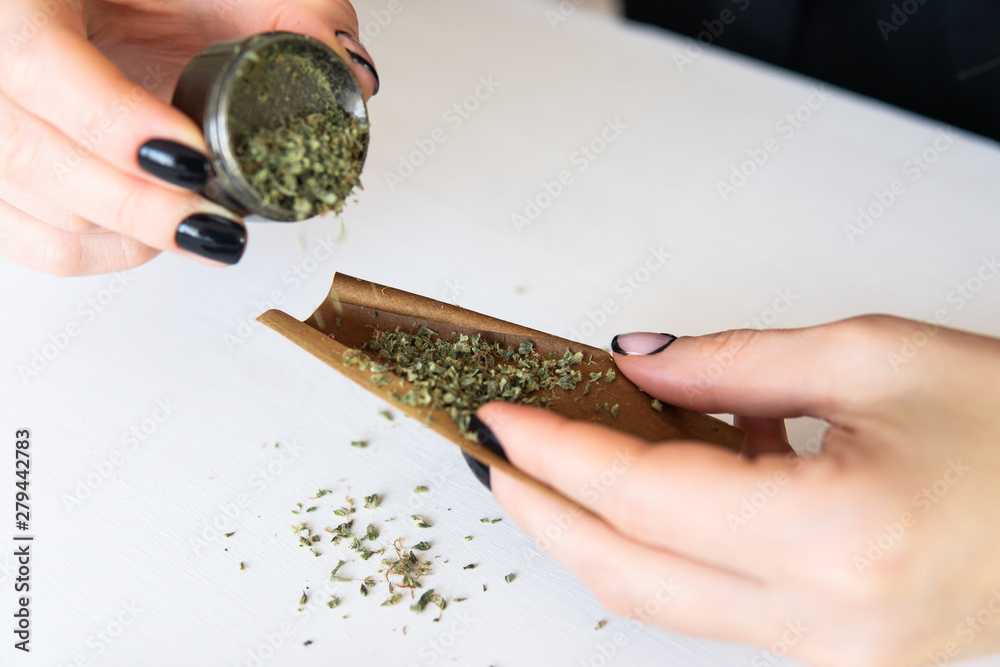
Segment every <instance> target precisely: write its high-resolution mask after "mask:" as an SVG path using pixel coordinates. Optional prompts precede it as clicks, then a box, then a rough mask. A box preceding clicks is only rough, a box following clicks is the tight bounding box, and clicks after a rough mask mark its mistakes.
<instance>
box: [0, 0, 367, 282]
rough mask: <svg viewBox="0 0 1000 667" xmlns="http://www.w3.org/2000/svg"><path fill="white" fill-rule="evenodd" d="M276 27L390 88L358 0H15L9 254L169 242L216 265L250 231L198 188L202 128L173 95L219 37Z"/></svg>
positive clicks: (75, 261)
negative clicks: (364, 34) (363, 28)
mask: <svg viewBox="0 0 1000 667" xmlns="http://www.w3.org/2000/svg"><path fill="white" fill-rule="evenodd" d="M268 30H288V31H292V32H300V33H305V34H308V35H311V36H313V37H316V38H318V39H320V40H322V41H324V42H326V43H327V44H329V45H330V46H332V47H333V48H334V49H336V50H338V52H339V53H340V54H341V55H342V57H345V58H346V59H347V60H348V62H349V63H350V64H351V66H352V68H353V70H354V72H355V75H356V76H357V77H358V80H359V81H360V82H361V84H362V88H363V89H364V93H365V97H366V98H367V97H370V96H371V95H372V94H374V93H375V91H376V89H377V87H378V79H377V75H376V73H375V69H374V67H373V66H372V65H371V56H369V55H368V53H367V52H366V51H365V49H364V47H363V46H361V44H360V43H359V42H358V41H357V39H356V37H357V34H358V21H357V16H356V15H355V13H354V9H353V8H352V7H351V5H350V3H349V2H347V1H346V0H285V1H282V2H279V1H277V0H5V3H4V6H3V9H0V36H2V38H0V252H2V253H3V254H4V255H6V256H8V257H10V258H11V259H13V260H14V261H17V262H20V263H21V264H24V265H26V266H29V267H32V268H35V269H38V270H40V271H45V272H48V273H54V274H57V275H87V274H95V273H106V272H111V271H121V270H123V269H127V268H130V267H134V266H138V265H139V264H142V263H143V262H146V261H148V260H149V259H151V258H152V257H154V256H155V255H157V254H158V253H159V252H160V251H162V250H167V251H171V252H177V253H182V254H187V255H189V256H192V257H194V258H196V259H200V260H202V261H205V262H207V263H213V264H223V265H224V264H233V263H235V262H237V261H238V260H239V259H240V257H241V256H242V254H243V250H244V246H245V244H246V229H245V228H244V226H243V223H242V221H240V220H239V219H238V218H237V217H236V216H234V215H233V214H232V213H230V212H228V211H226V210H225V209H223V208H221V207H219V206H217V205H215V204H212V203H210V202H209V201H207V200H206V199H203V198H202V197H200V196H199V195H198V194H196V193H197V192H198V191H199V190H200V189H201V188H202V187H203V186H204V184H205V179H206V177H207V173H208V162H207V160H206V158H205V157H204V153H205V152H206V150H207V149H206V146H205V143H204V140H203V139H202V136H201V130H200V129H199V128H198V127H196V126H195V124H194V123H193V122H192V121H191V120H190V119H189V118H187V116H185V115H184V114H183V113H181V112H180V111H178V110H177V109H175V108H173V107H171V106H170V104H169V100H170V97H171V96H172V94H173V89H174V86H175V84H176V82H177V79H178V78H179V77H180V74H181V71H182V70H183V69H184V66H185V65H186V64H187V62H188V61H189V60H190V59H191V58H192V57H193V56H194V55H195V54H196V53H197V52H198V51H200V50H201V49H202V48H204V47H205V46H207V45H209V44H211V43H213V42H216V41H219V40H222V39H228V38H233V37H239V36H243V35H249V34H253V33H257V32H264V31H268Z"/></svg>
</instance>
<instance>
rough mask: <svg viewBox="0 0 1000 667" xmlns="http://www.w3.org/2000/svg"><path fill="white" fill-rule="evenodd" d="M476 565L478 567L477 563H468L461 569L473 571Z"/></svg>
mask: <svg viewBox="0 0 1000 667" xmlns="http://www.w3.org/2000/svg"><path fill="white" fill-rule="evenodd" d="M478 565H479V563H469V564H468V565H466V566H465V567H463V568H462V569H463V570H475V569H476V567H477V566H478Z"/></svg>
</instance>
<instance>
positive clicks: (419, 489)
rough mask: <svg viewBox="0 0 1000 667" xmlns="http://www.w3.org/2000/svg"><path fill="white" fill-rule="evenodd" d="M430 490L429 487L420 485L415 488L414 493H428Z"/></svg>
mask: <svg viewBox="0 0 1000 667" xmlns="http://www.w3.org/2000/svg"><path fill="white" fill-rule="evenodd" d="M428 491H430V489H428V488H427V487H426V486H418V487H417V488H415V489H413V492H414V493H427V492H428Z"/></svg>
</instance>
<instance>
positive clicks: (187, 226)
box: [176, 213, 247, 264]
mask: <svg viewBox="0 0 1000 667" xmlns="http://www.w3.org/2000/svg"><path fill="white" fill-rule="evenodd" d="M176 239H177V245H178V246H180V247H181V248H183V249H184V250H188V251H190V252H193V253H194V254H196V255H199V256H201V257H205V258H207V259H211V260H214V261H216V262H222V263H223V264H235V263H236V262H238V261H240V257H242V256H243V250H244V249H245V248H246V245H247V230H246V228H245V227H244V226H243V225H241V224H240V223H238V222H237V221H235V220H230V219H229V218H223V217H222V216H218V215H211V214H210V213H196V214H194V215H192V216H191V217H189V218H186V219H185V220H184V222H182V223H181V224H180V226H179V227H178V228H177V237H176Z"/></svg>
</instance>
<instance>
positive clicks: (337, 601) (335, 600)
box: [326, 595, 340, 609]
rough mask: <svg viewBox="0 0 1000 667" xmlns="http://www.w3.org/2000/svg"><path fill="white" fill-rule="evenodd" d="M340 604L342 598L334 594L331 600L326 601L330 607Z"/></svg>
mask: <svg viewBox="0 0 1000 667" xmlns="http://www.w3.org/2000/svg"><path fill="white" fill-rule="evenodd" d="M339 604H340V598H338V597H337V596H336V595H334V596H333V597H331V598H330V601H329V602H327V603H326V606H327V607H329V608H330V609H333V608H334V607H336V606H338V605H339Z"/></svg>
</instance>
